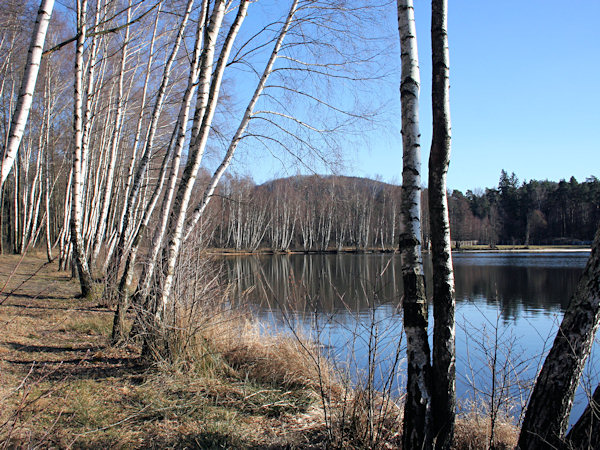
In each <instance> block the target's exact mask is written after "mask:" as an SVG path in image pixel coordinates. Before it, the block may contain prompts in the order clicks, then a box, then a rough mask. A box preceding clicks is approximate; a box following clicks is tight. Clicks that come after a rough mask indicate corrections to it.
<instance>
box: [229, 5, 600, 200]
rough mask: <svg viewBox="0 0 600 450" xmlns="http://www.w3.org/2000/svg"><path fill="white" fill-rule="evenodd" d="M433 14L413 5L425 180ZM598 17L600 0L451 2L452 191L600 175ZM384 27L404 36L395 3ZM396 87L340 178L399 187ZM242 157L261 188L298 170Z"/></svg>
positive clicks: (386, 91)
mask: <svg viewBox="0 0 600 450" xmlns="http://www.w3.org/2000/svg"><path fill="white" fill-rule="evenodd" d="M429 9H430V2H429V1H422V0H416V1H415V13H416V20H417V34H418V43H419V56H420V64H421V82H422V88H421V133H422V141H421V144H422V149H423V153H422V157H423V173H424V174H426V166H427V158H428V153H429V146H430V142H431V88H430V84H431V81H430V78H431V64H430V58H431V56H430V52H431V50H430V39H429V32H430V31H429V27H430V11H429ZM599 17H600V1H598V0H574V1H573V2H569V3H565V2H559V1H557V0H521V1H504V2H495V1H491V0H450V1H449V40H450V66H451V67H450V79H451V111H452V134H453V140H452V157H451V164H450V170H449V174H448V186H449V188H451V189H460V190H462V191H466V190H467V189H475V188H484V187H493V186H496V185H497V182H498V178H499V175H500V170H501V169H505V170H506V171H508V172H515V173H516V175H517V176H518V177H519V179H520V180H529V179H549V180H559V179H561V178H569V177H570V176H572V175H574V176H575V177H576V178H577V179H578V180H580V181H582V180H584V179H585V178H586V177H588V176H590V175H596V176H600V170H599V169H600V141H599V136H598V134H600V133H599V131H600V26H599V25H598V18H599ZM382 27H383V29H385V30H391V32H395V33H397V31H396V28H395V8H394V5H393V4H390V5H389V14H388V16H387V17H385V18H383V19H382ZM396 36H397V34H396V35H395V36H394V38H396ZM398 52H399V50H398V48H397V46H396V47H395V48H393V49H392V50H390V52H389V55H386V56H387V59H388V61H389V64H390V67H389V68H392V69H393V68H394V65H397V66H396V68H397V69H398V71H399V55H398ZM398 78H399V75H398ZM398 82H399V80H398V79H395V80H394V79H393V77H392V80H391V81H390V82H389V83H388V84H387V85H382V86H380V87H379V91H378V92H374V93H373V95H374V96H377V97H380V98H387V99H389V100H388V103H387V105H388V106H387V107H388V108H389V115H388V119H387V121H384V122H383V123H382V124H381V125H380V126H377V127H375V129H373V130H368V131H365V133H364V136H363V142H364V143H365V145H360V144H356V143H355V144H354V146H352V145H350V146H349V147H350V148H347V149H346V151H345V158H346V160H347V163H346V165H345V167H344V168H343V169H341V170H340V171H339V173H342V174H345V175H356V176H368V177H375V176H379V177H381V178H382V179H383V180H385V181H396V182H399V181H400V179H401V167H402V161H401V140H400V133H399V128H400V120H399V93H398V84H397V83H398ZM390 118H391V119H390ZM396 118H397V120H396ZM244 161H245V163H246V164H248V166H247V167H245V168H244V167H243V164H242V167H239V168H238V170H240V171H242V172H249V173H252V174H253V176H254V178H255V179H256V181H257V182H263V181H266V180H267V179H270V178H274V177H277V176H287V175H291V174H293V173H294V171H295V170H297V169H289V168H284V167H281V166H280V164H279V163H278V162H277V161H266V160H264V159H263V158H261V160H260V164H256V161H254V162H253V161H252V159H250V160H249V159H248V158H246V157H243V158H241V161H240V162H242V163H244ZM315 171H317V172H320V170H319V169H318V168H316V169H315ZM423 179H424V181H426V175H424V177H423Z"/></svg>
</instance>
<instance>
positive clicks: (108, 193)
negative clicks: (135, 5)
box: [90, 1, 131, 269]
mask: <svg viewBox="0 0 600 450" xmlns="http://www.w3.org/2000/svg"><path fill="white" fill-rule="evenodd" d="M125 20H126V24H128V23H129V22H130V21H131V1H130V2H129V8H128V9H127V17H126V19H125ZM129 28H130V27H129V25H126V27H125V37H124V42H123V49H122V54H121V65H120V70H119V79H118V82H117V84H118V87H117V98H116V104H117V105H116V114H115V119H114V129H113V133H112V139H111V145H110V152H109V159H108V167H107V168H106V180H105V181H104V183H103V185H104V195H103V197H102V206H101V207H100V216H99V218H98V223H97V227H96V233H95V235H94V241H93V246H92V255H91V259H90V266H91V268H92V269H95V268H96V260H97V259H98V256H99V255H100V248H101V246H102V242H103V240H104V234H105V231H106V228H107V222H108V214H109V208H110V206H111V199H112V194H113V181H114V174H115V165H116V162H117V150H118V149H119V137H120V131H121V120H122V117H123V110H124V109H125V106H124V103H125V100H124V98H123V78H124V77H125V69H126V64H127V57H128V54H127V52H128V47H129Z"/></svg>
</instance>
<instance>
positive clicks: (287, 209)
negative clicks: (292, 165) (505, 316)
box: [203, 171, 600, 251]
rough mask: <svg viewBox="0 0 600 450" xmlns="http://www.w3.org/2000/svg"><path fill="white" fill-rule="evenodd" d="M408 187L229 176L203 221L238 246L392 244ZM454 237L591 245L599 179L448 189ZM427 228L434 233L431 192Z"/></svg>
mask: <svg viewBox="0 0 600 450" xmlns="http://www.w3.org/2000/svg"><path fill="white" fill-rule="evenodd" d="M400 193H401V187H400V186H396V185H392V184H387V183H383V182H381V181H377V180H371V179H367V178H357V177H345V176H331V175H330V176H319V175H311V176H294V177H289V178H281V179H276V180H273V181H269V182H267V183H264V184H262V185H256V184H255V183H254V182H253V181H252V180H251V179H249V178H235V177H230V178H229V179H228V180H227V181H226V182H225V183H224V184H223V186H222V187H221V189H220V191H219V194H218V196H217V197H216V198H215V199H214V203H212V204H211V208H210V211H208V212H207V216H206V218H205V220H204V221H203V224H204V231H205V232H206V233H205V238H207V239H208V242H209V243H210V245H212V246H215V247H223V248H235V249H239V250H256V249H258V248H270V249H274V250H290V249H300V250H317V251H318V250H327V249H341V248H358V249H366V248H379V249H393V248H395V247H396V245H397V240H398V234H399V214H400ZM448 200H449V207H450V222H451V229H452V239H453V240H460V241H477V242H478V243H480V244H522V245H529V244H571V243H575V244H576V243H588V242H589V241H591V240H592V238H593V233H594V231H595V228H596V227H597V224H598V222H599V220H600V180H598V179H597V178H596V177H590V178H588V179H586V180H585V181H583V182H578V181H577V180H576V179H575V178H573V177H572V178H571V179H570V180H569V181H565V180H561V181H559V182H554V181H547V180H545V181H536V180H531V181H528V182H520V181H519V180H518V179H517V177H516V176H515V175H514V174H511V175H509V174H507V173H506V172H505V171H502V172H501V175H500V180H499V183H498V186H497V187H494V188H488V189H485V190H481V191H477V190H475V191H471V190H468V191H467V192H466V193H462V192H460V191H458V190H454V191H451V192H450V193H449V198H448ZM422 212H423V218H424V221H423V233H424V239H425V240H427V239H428V233H429V231H428V224H427V218H428V215H427V191H426V190H424V192H423V201H422Z"/></svg>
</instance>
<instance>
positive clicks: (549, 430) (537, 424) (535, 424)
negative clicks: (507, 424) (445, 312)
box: [518, 228, 600, 450]
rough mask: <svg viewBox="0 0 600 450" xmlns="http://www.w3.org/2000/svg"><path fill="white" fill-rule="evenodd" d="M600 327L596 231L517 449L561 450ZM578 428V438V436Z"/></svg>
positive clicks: (599, 240) (599, 244)
mask: <svg viewBox="0 0 600 450" xmlns="http://www.w3.org/2000/svg"><path fill="white" fill-rule="evenodd" d="M599 324H600V228H599V229H598V231H597V232H596V237H595V239H594V243H593V246H592V252H591V254H590V258H589V259H588V262H587V264H586V266H585V269H584V271H583V274H582V275H581V278H580V279H579V283H578V285H577V289H576V290H575V293H574V294H573V296H572V297H571V300H570V302H569V306H568V307H567V310H566V311H565V314H564V316H563V320H562V322H561V324H560V327H559V329H558V332H557V333H556V338H555V339H554V343H553V344H552V348H551V349H550V352H549V353H548V356H546V360H545V361H544V365H543V366H542V370H541V371H540V373H539V375H538V377H537V379H536V382H535V386H534V389H533V393H532V394H531V398H530V400H529V404H528V405H527V410H526V412H525V418H524V420H523V426H522V428H521V434H520V436H519V443H518V446H519V448H521V449H523V450H525V449H527V450H529V449H546V448H562V446H563V445H564V439H563V438H564V433H565V431H566V429H567V426H568V424H569V415H570V412H571V408H572V406H573V398H574V396H575V390H576V388H577V385H578V384H579V379H580V377H581V374H582V372H583V368H584V366H585V362H586V361H587V358H588V357H589V355H590V352H591V349H592V344H593V342H594V336H595V335H596V331H597V330H598V325H599ZM584 416H585V415H584ZM596 420H597V419H596ZM579 428H581V427H578V433H581V432H582V430H581V429H579Z"/></svg>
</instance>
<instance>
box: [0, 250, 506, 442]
mask: <svg viewBox="0 0 600 450" xmlns="http://www.w3.org/2000/svg"><path fill="white" fill-rule="evenodd" d="M19 260H20V258H17V257H12V256H10V257H6V256H2V257H0V282H1V284H4V282H5V281H6V280H7V279H8V276H9V274H10V273H12V272H13V269H15V268H16V270H15V271H14V275H13V276H12V277H11V279H10V280H9V282H8V284H7V287H6V288H5V290H4V292H5V293H6V292H12V294H11V295H10V296H8V297H7V296H6V295H2V296H0V302H2V301H3V304H2V305H1V306H0V327H2V329H3V330H4V333H3V339H2V341H0V402H1V403H2V406H3V407H2V408H1V409H0V449H1V448H6V447H11V448H12V447H15V448H29V447H35V446H41V447H55V448H71V447H73V448H98V447H107V448H165V447H169V448H170V447H173V448H273V449H276V448H326V447H328V446H329V447H331V446H336V447H339V448H367V447H369V446H371V447H374V446H373V445H371V444H370V443H372V442H376V443H377V445H378V446H379V447H382V448H398V446H399V443H400V438H401V436H400V434H399V430H400V429H401V421H402V411H401V407H400V406H399V405H398V404H397V403H395V402H394V401H392V399H390V398H385V397H383V396H381V395H376V397H375V398H373V397H372V394H373V393H370V394H369V393H367V392H362V391H359V390H356V389H351V388H349V387H348V385H345V384H344V383H342V382H341V381H340V379H339V378H338V377H337V376H336V374H335V372H334V370H333V369H332V368H331V367H330V366H329V365H328V364H327V363H326V362H325V360H323V359H322V358H321V357H320V356H319V351H320V349H319V347H318V346H316V345H314V343H312V342H311V340H310V339H305V338H302V337H298V336H295V335H292V334H285V333H284V334H282V333H280V332H276V331H274V330H272V329H269V328H266V327H265V326H264V324H261V323H259V322H257V321H256V320H255V319H253V318H252V317H251V315H249V314H247V313H243V312H240V311H239V310H235V311H232V310H228V309H227V307H224V306H223V304H222V302H221V303H219V302H216V303H213V304H209V303H207V302H203V305H202V308H200V307H199V306H198V305H196V306H194V308H191V309H190V308H188V310H186V311H187V312H186V313H184V314H182V315H180V316H179V317H178V318H177V322H176V323H177V326H176V327H173V328H172V329H171V332H170V335H169V339H170V348H171V350H173V355H174V358H172V359H171V360H170V361H162V363H161V364H157V365H156V366H152V367H149V366H148V365H147V364H145V363H144V362H143V361H142V360H141V359H140V357H139V353H140V349H139V348H138V347H137V346H135V345H130V346H126V347H119V348H112V347H110V346H109V337H110V330H111V326H112V312H111V311H110V310H107V309H105V308H100V307H97V305H95V304H93V303H92V302H89V301H86V300H84V299H77V298H75V297H76V295H77V290H78V286H77V283H75V282H73V281H72V280H70V278H69V276H68V275H67V274H65V273H58V272H56V267H55V265H44V261H43V259H41V258H39V257H29V256H28V257H26V258H24V259H23V260H22V261H21V263H20V264H19ZM217 297H218V296H217ZM217 297H215V298H217ZM201 298H203V299H205V298H206V297H204V296H203V297H201ZM370 396H371V397H370ZM487 423H489V420H487V421H486V418H485V417H483V416H481V415H480V416H477V415H472V416H469V417H467V418H463V419H460V420H459V421H458V424H457V433H456V438H457V439H456V440H457V443H456V445H455V448H457V449H476V448H486V446H487V442H488V433H489V432H488V431H487V425H486V424H487ZM496 435H497V443H496V448H509V447H512V446H514V444H515V441H516V430H515V427H514V426H512V425H509V424H508V423H501V424H498V425H496Z"/></svg>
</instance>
